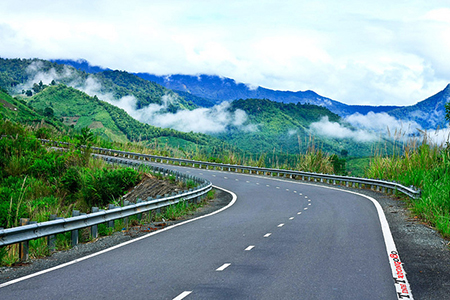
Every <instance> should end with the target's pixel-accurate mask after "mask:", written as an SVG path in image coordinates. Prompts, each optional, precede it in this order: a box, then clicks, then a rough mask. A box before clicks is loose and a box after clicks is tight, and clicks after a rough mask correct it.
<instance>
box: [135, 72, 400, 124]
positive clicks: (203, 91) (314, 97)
mask: <svg viewBox="0 0 450 300" xmlns="http://www.w3.org/2000/svg"><path fill="white" fill-rule="evenodd" d="M136 75H137V76H139V77H141V78H144V79H147V80H150V81H153V82H156V83H158V84H160V85H162V86H165V87H166V88H169V89H172V90H179V91H184V92H188V93H191V94H193V95H196V96H198V97H202V98H206V99H211V100H213V101H214V102H215V103H220V102H222V101H232V100H236V99H250V98H257V99H269V100H272V101H277V102H283V103H301V104H306V103H309V104H314V105H318V106H323V107H326V108H328V109H329V110H330V111H332V112H334V113H336V114H338V115H340V116H342V117H345V116H348V115H351V114H354V113H360V114H367V113H368V112H369V111H373V112H376V113H379V112H389V111H391V110H393V109H396V108H399V106H369V105H368V106H365V105H347V104H344V103H341V102H339V101H335V100H332V99H330V98H326V97H323V96H321V95H319V94H317V93H316V92H314V91H310V90H308V91H297V92H292V91H277V90H271V89H266V88H263V87H256V88H253V87H249V86H248V85H245V84H243V83H237V82H236V81H234V80H233V79H230V78H225V77H219V76H214V75H198V76H191V75H168V76H156V75H152V74H148V73H136Z"/></svg>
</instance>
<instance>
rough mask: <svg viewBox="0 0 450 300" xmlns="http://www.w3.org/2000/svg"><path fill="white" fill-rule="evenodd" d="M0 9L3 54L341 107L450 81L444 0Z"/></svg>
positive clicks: (405, 95)
mask: <svg viewBox="0 0 450 300" xmlns="http://www.w3.org/2000/svg"><path fill="white" fill-rule="evenodd" d="M0 15H1V16H2V18H1V19H0V41H1V42H0V56H1V57H6V58H15V57H20V58H33V57H38V58H43V59H52V58H64V59H79V58H83V59H86V60H88V61H89V62H91V64H94V65H101V66H104V67H109V68H112V69H120V70H126V71H130V72H149V73H154V74H158V75H166V74H177V73H178V74H192V75H195V74H214V75H219V76H224V77H229V78H233V79H235V80H236V81H238V82H243V83H246V84H248V85H249V86H263V87H266V88H271V89H278V90H292V91H298V90H314V91H315V92H317V93H319V94H321V95H323V96H326V97H329V98H332V99H335V100H338V101H341V102H344V103H348V104H371V105H411V104H414V103H416V102H418V101H420V100H423V99H425V98H427V97H429V96H431V95H432V94H435V93H437V92H439V91H440V90H442V89H443V88H445V86H446V85H447V84H448V83H450V72H449V70H450V3H449V1H448V0H445V1H443V0H428V1H418V0H409V1H392V0H390V1H385V0H381V1H361V0H360V1H348V0H347V1H346V0H343V1H331V0H327V1H298V0H297V1H264V0H259V1H253V0H251V1H248V0H247V1H214V0H213V1H211V0H209V1H203V0H195V1H192V0H189V1H175V0H164V1H159V0H152V1H139V0H135V1H92V0H90V1H84V0H78V1H76V0H75V1H46V0H44V1H29V0H28V1H27V0H25V1H17V0H2V1H1V4H0Z"/></svg>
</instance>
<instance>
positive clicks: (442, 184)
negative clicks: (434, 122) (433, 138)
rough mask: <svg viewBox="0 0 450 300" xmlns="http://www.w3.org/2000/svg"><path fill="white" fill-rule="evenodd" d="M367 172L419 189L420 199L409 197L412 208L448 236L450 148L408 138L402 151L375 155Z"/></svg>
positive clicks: (369, 174) (367, 174)
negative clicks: (386, 154)
mask: <svg viewBox="0 0 450 300" xmlns="http://www.w3.org/2000/svg"><path fill="white" fill-rule="evenodd" d="M366 176H368V177H371V178H379V179H386V180H394V181H397V182H400V183H402V184H403V185H406V186H409V185H414V186H415V187H419V188H421V189H422V195H421V197H420V198H419V199H416V200H413V199H410V200H408V203H409V205H410V207H411V211H412V212H413V213H414V214H416V215H417V216H418V217H420V218H421V219H422V220H424V221H425V222H427V223H428V224H429V225H431V226H434V227H435V228H436V229H437V230H438V231H439V232H440V233H441V234H442V235H443V236H444V237H446V238H450V149H449V147H448V144H447V146H443V145H434V144H432V143H430V142H429V141H428V139H427V137H426V135H425V137H424V139H423V141H422V142H420V143H419V142H418V141H417V139H414V140H410V141H409V142H408V143H407V144H406V146H405V147H404V150H403V153H402V155H400V154H397V155H394V156H391V157H386V156H381V155H378V156H375V157H374V158H373V159H372V161H371V162H370V165H369V168H368V169H367V171H366Z"/></svg>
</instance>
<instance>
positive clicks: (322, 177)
mask: <svg viewBox="0 0 450 300" xmlns="http://www.w3.org/2000/svg"><path fill="white" fill-rule="evenodd" d="M41 141H42V142H43V143H50V144H53V145H54V146H61V145H66V146H68V145H69V143H62V142H57V141H50V140H41ZM91 149H92V150H93V151H94V152H96V153H99V154H103V155H108V156H113V157H123V158H131V159H138V160H146V161H152V162H160V163H164V162H165V163H167V164H178V165H183V164H184V165H185V166H192V167H198V168H205V169H214V170H216V169H220V170H222V171H234V172H239V171H240V172H241V173H245V172H247V173H249V174H262V175H275V176H278V177H288V178H292V179H299V178H300V179H302V180H307V181H320V182H326V183H330V184H343V185H345V186H347V187H350V186H351V187H353V188H363V187H365V188H367V187H369V188H370V189H372V190H376V191H382V192H384V193H388V194H393V193H395V192H400V193H402V194H404V195H407V196H408V197H410V198H413V199H418V198H420V196H421V190H420V189H417V188H415V187H414V186H410V187H406V186H404V185H402V184H400V183H397V182H391V181H385V180H379V179H370V178H359V177H352V176H339V175H330V174H319V173H311V172H303V171H295V170H284V169H271V168H260V167H253V166H240V165H229V164H221V163H214V162H204V161H196V160H189V159H183V158H172V157H165V156H157V155H149V154H140V153H134V152H127V151H120V150H114V149H107V148H99V147H92V148H91Z"/></svg>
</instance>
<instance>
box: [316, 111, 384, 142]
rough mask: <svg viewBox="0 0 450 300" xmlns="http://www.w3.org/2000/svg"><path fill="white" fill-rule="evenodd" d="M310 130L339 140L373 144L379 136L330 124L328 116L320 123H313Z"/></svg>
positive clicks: (334, 123)
mask: <svg viewBox="0 0 450 300" xmlns="http://www.w3.org/2000/svg"><path fill="white" fill-rule="evenodd" d="M310 129H311V130H312V131H313V132H314V133H316V134H319V135H322V136H326V137H330V138H337V139H353V140H355V141H356V142H372V141H375V140H376V139H377V136H376V135H375V134H373V133H370V132H368V131H366V130H362V129H357V130H352V129H350V128H348V127H345V126H343V125H342V124H340V123H337V122H330V120H329V119H328V116H325V117H322V119H320V121H319V122H315V123H312V124H311V126H310Z"/></svg>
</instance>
